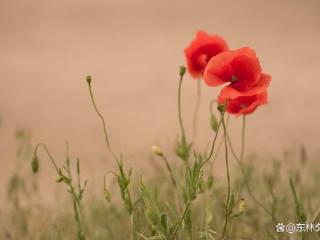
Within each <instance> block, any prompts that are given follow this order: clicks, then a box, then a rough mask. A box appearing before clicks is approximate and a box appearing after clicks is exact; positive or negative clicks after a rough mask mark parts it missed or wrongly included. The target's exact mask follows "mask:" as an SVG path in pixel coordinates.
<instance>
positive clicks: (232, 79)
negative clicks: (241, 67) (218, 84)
mask: <svg viewBox="0 0 320 240" xmlns="http://www.w3.org/2000/svg"><path fill="white" fill-rule="evenodd" d="M237 81H238V78H237V77H236V76H234V75H233V76H232V77H231V84H234V83H236V82H237Z"/></svg>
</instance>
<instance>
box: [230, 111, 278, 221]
mask: <svg viewBox="0 0 320 240" xmlns="http://www.w3.org/2000/svg"><path fill="white" fill-rule="evenodd" d="M245 126H246V121H245V117H243V121H242V135H241V139H242V141H241V155H240V158H239V157H238V156H237V154H236V153H235V150H234V148H233V145H232V142H231V139H230V136H229V134H227V135H226V136H227V140H228V144H229V147H230V152H231V154H232V156H233V157H234V158H235V159H236V161H237V163H238V164H239V166H240V170H241V174H242V176H243V180H244V184H245V186H246V188H247V190H248V193H249V196H250V197H251V199H252V200H253V201H254V202H255V203H256V204H257V205H258V206H259V207H260V208H262V209H263V210H264V211H265V212H266V213H267V214H268V215H270V217H271V218H272V219H273V217H272V213H271V211H269V209H267V208H266V207H265V206H264V205H263V204H262V203H261V202H260V201H259V200H258V199H257V198H256V197H255V195H254V194H253V191H252V189H251V187H250V184H249V181H248V178H247V175H246V172H245V169H244V166H243V157H244V148H245Z"/></svg>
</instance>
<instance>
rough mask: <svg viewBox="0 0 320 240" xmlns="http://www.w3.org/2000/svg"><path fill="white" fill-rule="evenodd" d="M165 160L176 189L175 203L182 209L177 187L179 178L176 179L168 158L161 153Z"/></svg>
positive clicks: (177, 207)
mask: <svg viewBox="0 0 320 240" xmlns="http://www.w3.org/2000/svg"><path fill="white" fill-rule="evenodd" d="M160 157H161V158H162V159H163V161H164V162H165V164H166V168H167V170H168V172H169V174H170V179H171V183H172V185H173V189H174V200H175V204H176V209H177V210H178V211H179V210H180V209H181V207H180V204H179V199H178V189H177V180H176V179H175V177H174V175H173V172H172V169H171V166H170V164H169V162H168V159H167V158H166V156H165V155H163V154H162V155H161V156H160Z"/></svg>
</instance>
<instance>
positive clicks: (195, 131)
mask: <svg viewBox="0 0 320 240" xmlns="http://www.w3.org/2000/svg"><path fill="white" fill-rule="evenodd" d="M200 102H201V79H199V80H197V100H196V107H195V110H194V113H193V132H192V142H193V141H194V139H195V138H196V134H197V122H198V115H199V107H200Z"/></svg>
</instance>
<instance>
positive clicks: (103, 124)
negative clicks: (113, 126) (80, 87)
mask: <svg viewBox="0 0 320 240" xmlns="http://www.w3.org/2000/svg"><path fill="white" fill-rule="evenodd" d="M88 87H89V92H90V98H91V101H92V105H93V108H94V110H95V112H96V113H97V115H98V117H99V118H100V120H101V122H102V127H103V133H104V137H105V142H106V146H107V149H108V151H109V152H110V153H111V154H112V156H113V158H114V159H115V160H116V161H117V157H116V155H115V154H114V152H113V150H112V148H111V145H110V142H109V137H108V131H107V126H106V122H105V120H104V117H103V116H102V114H101V113H100V111H99V109H98V107H97V104H96V102H95V99H94V95H93V91H92V86H91V82H88Z"/></svg>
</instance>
